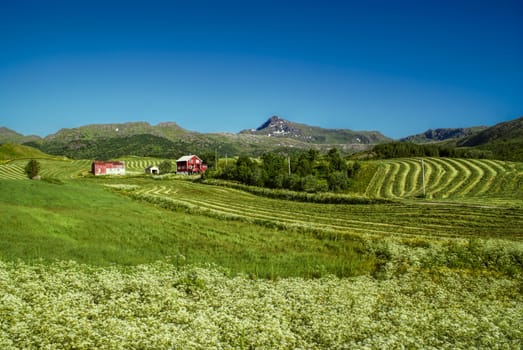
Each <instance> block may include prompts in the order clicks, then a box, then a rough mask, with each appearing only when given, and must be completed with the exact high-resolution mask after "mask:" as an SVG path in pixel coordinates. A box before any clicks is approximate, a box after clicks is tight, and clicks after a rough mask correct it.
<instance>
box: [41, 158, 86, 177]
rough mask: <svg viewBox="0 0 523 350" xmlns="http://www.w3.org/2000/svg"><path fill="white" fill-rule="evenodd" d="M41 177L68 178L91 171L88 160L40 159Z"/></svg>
mask: <svg viewBox="0 0 523 350" xmlns="http://www.w3.org/2000/svg"><path fill="white" fill-rule="evenodd" d="M40 167H41V169H40V173H41V175H42V177H46V178H54V179H70V178H74V177H77V176H80V175H82V174H86V173H88V172H89V171H91V161H90V160H73V161H70V160H67V161H56V160H42V161H41V163H40Z"/></svg>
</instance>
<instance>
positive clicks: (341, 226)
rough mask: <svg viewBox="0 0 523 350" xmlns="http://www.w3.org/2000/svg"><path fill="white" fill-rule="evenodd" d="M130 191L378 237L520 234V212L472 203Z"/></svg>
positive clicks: (239, 215) (190, 187) (191, 188)
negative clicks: (336, 200)
mask: <svg viewBox="0 0 523 350" xmlns="http://www.w3.org/2000/svg"><path fill="white" fill-rule="evenodd" d="M133 193H135V194H137V195H139V196H140V195H142V196H144V197H151V196H152V197H155V198H160V199H162V200H165V201H166V202H167V203H172V204H173V205H174V206H175V207H176V208H180V207H185V208H188V209H196V210H198V211H199V212H200V213H203V214H204V215H211V216H218V217H220V216H223V217H224V218H233V219H241V220H244V221H247V222H253V223H257V224H262V225H277V226H279V227H287V228H292V227H294V228H298V229H309V230H314V231H317V232H331V233H335V234H336V236H338V235H339V234H341V235H343V234H363V235H372V236H378V237H403V238H404V237H431V238H455V237H508V238H511V239H521V238H522V237H520V236H521V235H522V234H523V233H522V232H521V229H520V223H521V222H523V212H522V211H515V210H510V209H507V208H492V209H491V208H483V207H480V206H477V205H476V206H471V205H468V206H467V205H458V204H452V205H447V204H445V205H443V204H442V205H426V204H416V205H412V204H401V203H395V204H372V205H343V204H317V203H303V202H292V201H286V200H278V199H270V198H265V197H259V196H256V195H253V194H250V193H246V192H243V191H240V190H235V189H230V188H223V187H218V186H211V185H201V184H195V183H190V182H185V181H173V182H172V183H171V184H169V185H164V184H162V185H161V186H159V185H157V184H150V185H145V186H142V187H141V188H139V189H138V190H136V191H133Z"/></svg>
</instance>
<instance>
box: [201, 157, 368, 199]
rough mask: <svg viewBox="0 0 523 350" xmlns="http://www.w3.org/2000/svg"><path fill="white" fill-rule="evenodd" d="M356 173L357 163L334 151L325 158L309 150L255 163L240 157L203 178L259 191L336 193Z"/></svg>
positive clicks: (248, 158) (344, 186)
mask: <svg viewBox="0 0 523 350" xmlns="http://www.w3.org/2000/svg"><path fill="white" fill-rule="evenodd" d="M358 169H359V164H358V163H351V164H348V163H347V162H346V161H345V159H344V158H343V157H342V156H341V154H340V152H339V151H338V150H337V149H336V148H333V149H331V150H330V151H329V152H328V153H327V154H326V155H320V154H319V152H318V151H316V150H314V149H311V150H309V151H308V152H299V153H295V154H293V155H290V156H286V155H282V154H279V153H275V152H269V153H265V154H263V155H262V156H261V158H260V159H256V160H254V159H252V158H250V157H248V156H240V157H239V158H238V159H237V160H236V161H235V162H230V164H228V165H227V166H226V167H224V168H219V169H217V168H216V167H215V168H214V169H213V170H211V171H208V172H207V173H206V176H207V177H212V178H219V179H224V180H233V181H238V182H241V183H244V184H247V185H253V186H260V187H269V188H282V189H290V190H294V191H306V192H325V191H336V192H339V191H343V190H346V189H347V188H348V187H349V181H350V178H351V177H352V176H354V174H355V173H356V171H357V170H358Z"/></svg>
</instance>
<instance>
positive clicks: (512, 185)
mask: <svg viewBox="0 0 523 350" xmlns="http://www.w3.org/2000/svg"><path fill="white" fill-rule="evenodd" d="M423 165H424V170H425V191H426V194H427V196H428V197H430V198H442V199H444V198H461V197H471V196H484V195H494V196H504V195H509V196H511V197H513V196H514V195H517V193H518V192H519V193H520V192H521V191H522V190H523V164H520V163H511V162H502V161H492V160H480V159H453V158H424V159H423ZM421 172H422V169H421V161H420V160H415V159H393V160H386V161H382V163H381V164H380V165H379V166H378V170H377V171H376V173H375V174H374V175H373V177H372V178H371V180H370V181H369V184H368V186H367V188H366V190H365V195H367V196H369V197H384V198H408V197H414V196H417V195H419V194H421V193H422V174H421Z"/></svg>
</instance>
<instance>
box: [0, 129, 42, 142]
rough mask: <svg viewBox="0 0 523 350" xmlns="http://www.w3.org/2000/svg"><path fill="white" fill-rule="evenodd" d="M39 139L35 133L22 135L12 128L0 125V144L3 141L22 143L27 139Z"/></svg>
mask: <svg viewBox="0 0 523 350" xmlns="http://www.w3.org/2000/svg"><path fill="white" fill-rule="evenodd" d="M37 140H40V137H39V136H36V135H28V136H25V135H22V134H20V133H17V132H16V131H14V130H11V129H9V128H6V127H0V145H1V144H3V143H12V142H14V143H24V142H29V141H37Z"/></svg>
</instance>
